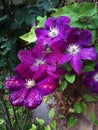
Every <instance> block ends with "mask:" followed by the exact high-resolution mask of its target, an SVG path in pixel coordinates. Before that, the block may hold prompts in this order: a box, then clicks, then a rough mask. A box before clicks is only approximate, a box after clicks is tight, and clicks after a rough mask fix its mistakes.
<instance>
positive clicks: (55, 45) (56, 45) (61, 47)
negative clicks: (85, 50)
mask: <svg viewBox="0 0 98 130" xmlns="http://www.w3.org/2000/svg"><path fill="white" fill-rule="evenodd" d="M50 49H51V50H53V51H61V52H64V51H65V50H66V42H65V41H64V40H61V39H54V40H53V41H52V42H51V45H50Z"/></svg>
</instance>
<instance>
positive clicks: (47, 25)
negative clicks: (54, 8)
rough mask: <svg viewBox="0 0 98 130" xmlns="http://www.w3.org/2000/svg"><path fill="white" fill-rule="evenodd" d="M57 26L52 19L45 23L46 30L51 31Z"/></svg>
mask: <svg viewBox="0 0 98 130" xmlns="http://www.w3.org/2000/svg"><path fill="white" fill-rule="evenodd" d="M55 26H56V19H55V18H53V17H50V18H48V19H47V20H46V21H45V28H47V29H50V28H54V27H55Z"/></svg>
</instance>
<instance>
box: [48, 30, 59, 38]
mask: <svg viewBox="0 0 98 130" xmlns="http://www.w3.org/2000/svg"><path fill="white" fill-rule="evenodd" d="M58 34H59V31H58V29H57V28H50V30H49V33H48V36H49V37H52V38H54V37H56V36H57V35H58Z"/></svg>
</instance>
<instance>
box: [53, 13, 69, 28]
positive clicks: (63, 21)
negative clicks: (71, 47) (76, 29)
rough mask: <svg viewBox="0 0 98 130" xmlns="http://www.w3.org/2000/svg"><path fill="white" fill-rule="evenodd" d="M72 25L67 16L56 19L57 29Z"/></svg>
mask: <svg viewBox="0 0 98 130" xmlns="http://www.w3.org/2000/svg"><path fill="white" fill-rule="evenodd" d="M69 23H70V18H69V17H67V16H60V17H58V18H57V19H56V24H57V27H58V26H60V25H61V26H63V27H64V26H66V25H69Z"/></svg>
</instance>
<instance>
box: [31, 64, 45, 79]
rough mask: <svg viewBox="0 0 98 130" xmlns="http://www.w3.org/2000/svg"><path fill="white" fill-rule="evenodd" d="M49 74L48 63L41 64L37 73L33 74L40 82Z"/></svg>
mask: <svg viewBox="0 0 98 130" xmlns="http://www.w3.org/2000/svg"><path fill="white" fill-rule="evenodd" d="M46 75H47V66H46V65H44V64H43V65H40V66H39V67H38V69H37V71H36V73H35V74H34V76H33V79H34V80H35V81H36V82H39V81H40V80H42V79H43V78H45V77H46Z"/></svg>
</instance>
